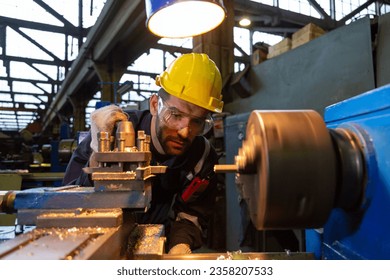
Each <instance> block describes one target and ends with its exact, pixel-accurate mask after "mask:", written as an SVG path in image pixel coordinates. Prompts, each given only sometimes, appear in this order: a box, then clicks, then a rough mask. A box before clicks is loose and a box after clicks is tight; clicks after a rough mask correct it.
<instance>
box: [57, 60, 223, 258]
mask: <svg viewBox="0 0 390 280" xmlns="http://www.w3.org/2000/svg"><path fill="white" fill-rule="evenodd" d="M156 84H157V85H158V86H160V87H161V88H160V90H159V92H158V95H153V96H151V97H150V101H149V106H150V111H132V112H127V113H128V116H127V115H126V114H124V112H123V111H122V110H121V109H120V108H119V107H117V106H114V105H110V106H106V107H103V108H100V109H98V110H96V111H95V112H93V113H92V114H91V133H90V134H89V135H88V136H87V137H86V138H85V139H84V140H83V141H82V142H81V143H80V144H79V146H78V148H77V149H76V151H75V152H74V154H73V155H72V158H71V160H70V162H69V164H68V167H67V170H66V174H65V177H64V184H77V185H84V186H87V185H91V182H90V180H89V178H88V175H87V174H85V173H83V171H82V168H83V167H85V166H87V165H89V166H93V164H94V163H93V162H94V160H93V154H94V152H96V151H97V139H96V138H97V136H96V134H97V132H98V131H100V130H103V131H112V130H113V128H114V125H115V123H116V122H117V121H120V120H127V119H129V120H130V121H131V122H132V123H133V126H134V129H135V132H136V133H135V134H136V135H137V131H138V130H144V131H145V133H146V134H148V135H150V136H151V148H150V150H151V152H152V161H151V165H166V166H167V167H168V168H167V172H166V173H165V174H159V175H158V176H156V177H155V178H154V180H153V184H152V201H151V207H150V209H149V210H148V211H147V212H146V213H144V214H143V215H141V216H139V217H137V222H138V223H154V224H164V225H165V230H166V235H167V247H168V250H169V253H170V254H188V253H191V252H192V250H194V249H196V248H199V247H200V246H201V245H202V237H203V236H204V233H205V230H206V227H207V223H208V217H209V216H210V214H211V213H212V211H213V209H212V207H213V205H214V203H215V194H216V185H217V178H216V174H215V173H214V171H213V168H214V165H215V164H217V162H218V157H217V154H216V152H215V150H214V149H213V147H211V145H210V143H209V142H208V140H207V139H206V138H205V137H203V136H202V135H204V134H205V133H207V131H208V130H209V129H210V128H211V126H212V118H211V113H213V112H215V113H220V112H221V111H222V107H223V101H222V95H221V88H222V80H221V75H220V72H219V70H218V68H217V67H216V65H215V63H214V62H213V61H212V60H210V58H209V57H208V56H207V55H206V54H197V53H190V54H184V55H182V56H181V57H179V58H177V59H176V60H175V61H173V62H172V63H171V65H170V66H169V67H168V68H167V69H166V70H165V71H164V72H163V73H162V74H161V75H160V76H158V77H157V78H156Z"/></svg>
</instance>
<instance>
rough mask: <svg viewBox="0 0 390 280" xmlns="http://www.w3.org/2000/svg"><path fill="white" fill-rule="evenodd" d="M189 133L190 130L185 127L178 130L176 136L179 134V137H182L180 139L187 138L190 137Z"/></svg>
mask: <svg viewBox="0 0 390 280" xmlns="http://www.w3.org/2000/svg"><path fill="white" fill-rule="evenodd" d="M190 132H191V130H190V128H189V126H188V125H187V126H185V127H183V128H180V129H179V130H178V131H177V134H179V135H180V137H182V138H188V136H189V135H190Z"/></svg>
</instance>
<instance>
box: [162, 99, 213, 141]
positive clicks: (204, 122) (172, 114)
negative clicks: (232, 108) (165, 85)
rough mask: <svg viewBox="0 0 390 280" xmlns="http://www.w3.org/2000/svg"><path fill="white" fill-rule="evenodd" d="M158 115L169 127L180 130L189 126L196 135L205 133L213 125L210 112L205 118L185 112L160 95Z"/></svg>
mask: <svg viewBox="0 0 390 280" xmlns="http://www.w3.org/2000/svg"><path fill="white" fill-rule="evenodd" d="M158 116H159V119H160V121H162V122H163V123H164V124H165V125H166V126H167V127H169V128H171V129H176V130H180V129H182V128H185V127H188V128H189V129H190V132H191V133H192V134H194V135H204V134H206V133H207V132H208V131H209V130H210V128H211V127H212V126H213V119H212V117H211V115H210V114H208V115H207V116H206V117H204V118H200V117H196V116H193V115H191V114H187V113H184V112H182V111H180V110H179V109H177V108H176V107H173V106H170V105H169V104H168V103H167V102H166V101H165V100H163V99H162V98H161V97H160V96H159V97H158Z"/></svg>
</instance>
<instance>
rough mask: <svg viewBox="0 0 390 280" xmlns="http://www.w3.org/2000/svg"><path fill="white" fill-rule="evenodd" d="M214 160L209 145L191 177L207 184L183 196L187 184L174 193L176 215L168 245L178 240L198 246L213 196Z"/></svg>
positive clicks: (216, 157)
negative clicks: (191, 193) (193, 175)
mask: <svg viewBox="0 0 390 280" xmlns="http://www.w3.org/2000/svg"><path fill="white" fill-rule="evenodd" d="M217 163H218V156H217V154H216V152H215V150H214V149H211V150H210V152H209V155H208V156H207V158H206V160H205V162H204V164H203V167H202V169H201V171H200V172H199V173H198V175H197V176H196V177H195V178H198V179H199V178H200V179H203V180H207V181H208V185H207V186H206V187H205V188H200V189H201V190H200V191H199V192H195V193H194V194H193V195H192V196H191V197H189V198H188V197H187V199H185V200H184V199H183V193H184V192H185V191H186V189H187V188H188V186H186V188H185V189H184V191H183V192H182V193H181V194H180V193H179V194H178V195H177V196H176V199H175V203H174V206H173V209H174V212H175V217H176V218H175V220H174V221H173V223H172V224H171V229H170V231H169V232H170V233H169V236H168V249H170V248H172V247H173V246H175V245H176V244H180V243H185V244H188V245H190V247H191V249H192V250H194V249H197V248H199V247H201V246H202V243H203V238H204V233H205V232H206V229H207V227H208V222H209V219H210V216H211V215H212V213H213V210H214V205H215V201H216V196H217V175H216V174H215V173H214V165H215V164H217ZM202 182H205V181H202ZM189 184H191V183H189Z"/></svg>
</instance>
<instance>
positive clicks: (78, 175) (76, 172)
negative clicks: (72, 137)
mask: <svg viewBox="0 0 390 280" xmlns="http://www.w3.org/2000/svg"><path fill="white" fill-rule="evenodd" d="M90 143H91V133H88V134H87V136H86V137H85V138H84V139H83V141H81V143H80V144H79V145H78V146H77V148H76V150H75V151H74V152H73V154H72V157H71V158H70V160H69V163H68V165H67V167H66V170H65V176H64V179H63V181H62V183H63V184H64V185H81V186H91V185H92V183H91V181H90V179H89V176H88V174H86V173H84V171H83V168H84V167H86V166H88V162H89V157H90V156H91V153H92V149H91V147H90Z"/></svg>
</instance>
